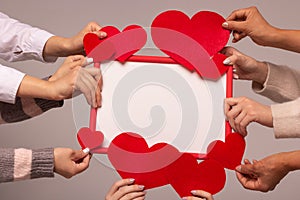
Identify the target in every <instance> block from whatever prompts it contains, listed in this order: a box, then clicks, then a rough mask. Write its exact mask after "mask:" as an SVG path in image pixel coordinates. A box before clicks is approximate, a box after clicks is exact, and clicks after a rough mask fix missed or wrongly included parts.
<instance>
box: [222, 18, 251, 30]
mask: <svg viewBox="0 0 300 200" xmlns="http://www.w3.org/2000/svg"><path fill="white" fill-rule="evenodd" d="M222 27H223V28H225V29H228V30H232V31H237V32H244V31H245V30H246V24H245V22H241V21H226V22H224V23H223V24H222Z"/></svg>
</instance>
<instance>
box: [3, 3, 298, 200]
mask: <svg viewBox="0 0 300 200" xmlns="http://www.w3.org/2000/svg"><path fill="white" fill-rule="evenodd" d="M251 5H255V6H257V7H258V8H259V10H260V11H261V12H262V14H263V15H264V17H265V18H266V19H267V20H268V21H269V22H270V23H271V24H273V25H274V26H278V27H282V28H291V29H299V15H298V13H299V6H300V2H299V1H296V0H290V1H283V0H276V1H271V0H265V1H261V0H257V1H249V0H248V1H245V0H244V1H241V0H229V1H217V0H210V1H204V0H202V1H200V0H198V1H196V0H185V1H182V0H160V1H142V0H126V1H116V0H110V1H89V0H86V1H71V0H60V1H40V0H39V1H38V0H26V1H16V0H1V2H0V11H2V12H4V13H6V14H8V15H10V16H11V17H13V18H17V19H19V20H21V21H23V22H25V23H29V24H31V25H33V26H38V27H40V28H43V29H46V30H48V31H50V32H52V33H54V34H56V35H60V36H65V37H69V36H72V35H74V34H75V33H77V32H78V31H79V30H81V28H83V27H84V26H85V25H86V24H87V23H88V22H89V21H96V22H98V23H99V24H101V25H103V26H104V25H114V26H117V27H119V28H121V29H122V28H124V27H125V26H127V25H129V24H139V25H142V26H144V27H148V26H150V24H151V22H152V20H153V18H154V17H155V16H156V15H157V14H159V13H161V12H163V11H165V10H169V9H178V10H181V11H184V12H185V13H187V14H188V15H190V16H192V15H193V14H195V13H196V12H198V11H201V10H211V11H215V12H217V13H219V14H221V15H222V16H224V17H227V16H228V15H229V14H230V13H231V11H233V10H234V9H237V8H244V7H248V6H251ZM230 44H231V43H229V45H230ZM234 46H235V47H236V48H238V49H239V50H241V51H242V52H244V53H246V54H248V55H251V56H253V57H255V58H257V59H259V60H268V61H272V62H274V63H278V64H287V65H289V66H292V67H297V66H298V63H299V60H300V57H299V55H298V54H296V53H291V52H287V51H283V50H278V49H271V48H267V47H259V46H257V45H255V44H254V43H253V42H252V41H251V40H250V39H244V40H243V41H242V42H240V43H238V44H234ZM61 62H62V60H58V61H57V62H56V63H55V64H42V63H38V62H33V61H28V62H22V63H21V62H20V63H13V64H8V63H6V62H4V61H1V63H2V64H7V65H8V66H12V67H16V68H18V69H20V70H22V71H24V72H27V73H29V74H31V75H34V76H38V77H45V76H47V75H49V74H51V73H53V72H54V71H55V69H56V68H57V67H58V66H59V65H60V63H61ZM250 86H251V85H250V83H249V82H243V81H235V82H234V96H248V97H251V98H253V99H255V100H258V101H260V102H263V103H265V104H270V103H272V102H270V101H269V100H267V99H265V98H263V97H260V96H258V95H255V94H254V93H253V92H252V91H251V88H250ZM248 130H249V132H250V133H249V135H248V137H247V138H246V140H247V149H246V152H245V157H246V158H249V159H261V158H263V157H265V156H267V155H269V154H272V153H276V152H281V151H290V150H295V149H299V144H300V141H299V140H298V139H281V140H275V139H274V136H273V132H272V129H269V128H265V127H262V126H260V125H257V124H252V125H250V127H249V129H248ZM76 131H77V130H76V125H75V122H74V120H73V115H72V101H71V100H67V101H65V105H64V107H63V108H61V109H54V110H51V111H49V112H47V113H46V114H43V115H41V116H39V117H36V118H34V119H31V120H28V121H25V122H21V123H16V124H7V125H1V127H0V133H1V140H0V146H1V147H26V148H40V147H48V146H55V147H59V146H62V147H71V148H79V145H78V143H77V140H76ZM299 175H300V174H299V172H293V173H290V174H289V175H288V176H287V177H286V178H285V179H283V180H282V181H281V183H280V184H279V185H278V187H277V188H276V189H275V191H272V192H269V193H260V192H254V191H247V190H245V189H243V188H242V186H241V185H240V184H239V183H238V181H237V179H236V177H235V174H234V172H231V171H227V182H226V186H225V188H224V189H223V190H222V191H221V192H220V193H218V194H217V195H215V199H217V200H221V199H222V200H224V199H227V200H229V199H243V200H250V199H251V200H252V199H273V200H277V199H278V200H279V199H286V198H289V199H299V197H298V196H299V195H300V191H299V189H298V188H299V184H300V179H299ZM118 179H119V176H118V175H117V174H116V173H115V172H114V171H113V170H112V169H110V168H107V167H105V166H103V165H101V164H100V163H99V162H98V161H97V160H96V159H93V160H92V161H91V163H90V167H89V169H88V170H87V171H85V172H84V173H82V174H80V175H78V176H76V177H73V178H72V179H70V180H67V179H64V178H62V177H60V176H59V175H56V177H55V178H54V179H37V180H30V181H23V182H15V183H5V184H1V185H0V199H1V200H12V199H43V200H50V199H51V200H62V199H76V200H77V199H78V200H79V199H86V200H98V199H99V200H100V199H104V196H105V194H106V192H107V191H108V189H109V188H110V186H111V184H112V183H114V182H115V181H116V180H118ZM183 184H184V183H183ZM147 199H152V200H154V199H179V197H178V196H177V195H176V193H175V192H174V191H173V190H172V189H171V188H170V187H169V186H165V187H163V188H158V189H153V190H150V191H148V194H147Z"/></svg>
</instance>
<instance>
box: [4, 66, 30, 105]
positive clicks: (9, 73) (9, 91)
mask: <svg viewBox="0 0 300 200" xmlns="http://www.w3.org/2000/svg"><path fill="white" fill-rule="evenodd" d="M24 76H25V74H24V73H22V72H20V71H18V70H16V69H12V68H9V67H5V66H3V65H1V64H0V101H3V102H7V103H12V104H14V103H15V100H16V95H17V92H18V89H19V86H20V84H21V82H22V80H23V78H24Z"/></svg>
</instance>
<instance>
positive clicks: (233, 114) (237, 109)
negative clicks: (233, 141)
mask: <svg viewBox="0 0 300 200" xmlns="http://www.w3.org/2000/svg"><path fill="white" fill-rule="evenodd" d="M241 112H242V109H241V107H240V106H239V105H238V104H237V105H235V106H232V107H231V110H230V111H229V112H227V115H226V117H227V120H228V121H229V124H230V125H231V127H232V128H233V129H234V130H235V131H238V130H237V127H236V126H235V121H234V120H235V118H236V117H237V116H238V115H239V114H240V113H241Z"/></svg>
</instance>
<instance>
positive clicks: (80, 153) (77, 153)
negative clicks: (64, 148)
mask: <svg viewBox="0 0 300 200" xmlns="http://www.w3.org/2000/svg"><path fill="white" fill-rule="evenodd" d="M87 155H89V152H87V151H86V150H85V149H84V150H76V151H74V153H73V154H72V156H71V159H72V160H73V161H78V160H80V159H83V158H85V157H86V156H87Z"/></svg>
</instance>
